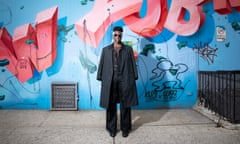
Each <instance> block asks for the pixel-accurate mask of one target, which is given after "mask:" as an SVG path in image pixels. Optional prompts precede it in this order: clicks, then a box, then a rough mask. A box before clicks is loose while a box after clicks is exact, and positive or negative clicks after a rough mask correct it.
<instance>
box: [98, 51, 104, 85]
mask: <svg viewBox="0 0 240 144" xmlns="http://www.w3.org/2000/svg"><path fill="white" fill-rule="evenodd" d="M103 64H104V49H103V51H102V54H101V57H100V62H99V65H98V71H97V80H99V81H102V70H103Z"/></svg>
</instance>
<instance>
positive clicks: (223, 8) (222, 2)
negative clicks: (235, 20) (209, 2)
mask: <svg viewBox="0 0 240 144" xmlns="http://www.w3.org/2000/svg"><path fill="white" fill-rule="evenodd" d="M213 2H214V10H215V11H216V12H218V13H219V14H223V15H224V14H229V13H231V12H232V10H231V9H232V7H233V8H235V9H236V10H237V11H238V12H240V1H239V0H214V1H213Z"/></svg>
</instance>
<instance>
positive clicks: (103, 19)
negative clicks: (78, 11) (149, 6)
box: [76, 0, 142, 48]
mask: <svg viewBox="0 0 240 144" xmlns="http://www.w3.org/2000/svg"><path fill="white" fill-rule="evenodd" d="M141 5H142V0H134V1H133V0H97V1H95V5H94V7H93V10H92V11H91V12H90V13H88V14H87V15H85V16H84V17H83V18H82V19H80V20H79V21H77V22H76V29H77V33H78V36H79V38H80V39H81V40H83V41H84V42H85V43H87V44H89V45H90V46H93V47H95V48H96V47H97V46H98V44H99V42H100V40H101V39H102V37H103V35H104V34H105V32H106V31H107V28H108V26H109V25H110V24H111V23H112V22H115V21H117V20H120V19H122V18H124V17H126V16H128V15H131V14H133V13H136V12H139V11H140V8H141Z"/></svg>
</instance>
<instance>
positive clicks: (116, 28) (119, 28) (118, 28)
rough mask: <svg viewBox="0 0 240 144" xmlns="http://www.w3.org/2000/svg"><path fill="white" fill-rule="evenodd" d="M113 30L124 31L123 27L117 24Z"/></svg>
mask: <svg viewBox="0 0 240 144" xmlns="http://www.w3.org/2000/svg"><path fill="white" fill-rule="evenodd" d="M113 31H120V32H123V28H122V27H120V26H115V27H114V28H113Z"/></svg>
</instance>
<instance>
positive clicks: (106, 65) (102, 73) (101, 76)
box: [97, 44, 138, 108]
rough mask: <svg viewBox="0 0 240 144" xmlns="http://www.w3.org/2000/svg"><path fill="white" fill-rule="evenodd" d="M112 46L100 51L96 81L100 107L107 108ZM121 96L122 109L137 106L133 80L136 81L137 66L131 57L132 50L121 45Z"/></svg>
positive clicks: (109, 91) (110, 78)
mask: <svg viewBox="0 0 240 144" xmlns="http://www.w3.org/2000/svg"><path fill="white" fill-rule="evenodd" d="M113 50H114V48H113V44H111V45H108V46H107V47H104V48H103V50H102V54H101V58H100V62H99V66H98V72H97V80H99V81H101V95H100V106H101V107H103V108H107V107H108V105H109V100H110V94H111V84H112V79H113ZM121 52H122V60H123V62H122V68H121V69H122V75H123V76H122V79H121V80H122V82H123V87H122V89H121V93H122V95H121V96H120V98H121V100H120V101H121V104H122V105H123V106H124V107H131V106H134V105H137V104H138V97H137V88H136V82H135V80H137V79H138V72H137V66H136V63H135V60H134V56H133V49H132V48H131V47H129V46H126V45H123V46H122V49H121Z"/></svg>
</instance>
